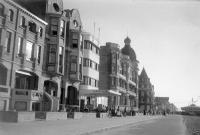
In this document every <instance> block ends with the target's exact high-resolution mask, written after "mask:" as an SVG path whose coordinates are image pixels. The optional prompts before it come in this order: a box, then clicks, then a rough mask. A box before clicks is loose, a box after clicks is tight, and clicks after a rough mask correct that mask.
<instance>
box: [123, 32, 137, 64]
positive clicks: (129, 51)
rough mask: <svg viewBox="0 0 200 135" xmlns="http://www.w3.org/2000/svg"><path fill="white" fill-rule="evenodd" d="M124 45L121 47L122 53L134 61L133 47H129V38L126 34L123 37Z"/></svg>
mask: <svg viewBox="0 0 200 135" xmlns="http://www.w3.org/2000/svg"><path fill="white" fill-rule="evenodd" d="M124 43H125V46H124V47H123V48H122V49H121V52H122V54H124V55H128V56H129V57H130V59H131V60H132V61H136V54H135V51H134V50H133V48H132V47H131V45H130V43H131V39H130V38H129V37H128V36H127V37H126V38H125V39H124Z"/></svg>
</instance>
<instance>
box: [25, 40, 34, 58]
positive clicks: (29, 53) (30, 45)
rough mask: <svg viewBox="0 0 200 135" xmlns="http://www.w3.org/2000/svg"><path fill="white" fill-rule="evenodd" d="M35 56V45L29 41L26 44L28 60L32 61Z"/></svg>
mask: <svg viewBox="0 0 200 135" xmlns="http://www.w3.org/2000/svg"><path fill="white" fill-rule="evenodd" d="M32 56H33V43H31V42H29V41H27V42H26V60H30V61H31V59H32Z"/></svg>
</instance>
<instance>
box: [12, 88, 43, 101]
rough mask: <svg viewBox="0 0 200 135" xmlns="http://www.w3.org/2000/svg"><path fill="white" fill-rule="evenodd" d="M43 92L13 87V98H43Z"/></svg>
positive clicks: (37, 99)
mask: <svg viewBox="0 0 200 135" xmlns="http://www.w3.org/2000/svg"><path fill="white" fill-rule="evenodd" d="M42 96H43V92H40V91H37V90H28V89H12V98H13V99H21V100H34V101H39V100H42Z"/></svg>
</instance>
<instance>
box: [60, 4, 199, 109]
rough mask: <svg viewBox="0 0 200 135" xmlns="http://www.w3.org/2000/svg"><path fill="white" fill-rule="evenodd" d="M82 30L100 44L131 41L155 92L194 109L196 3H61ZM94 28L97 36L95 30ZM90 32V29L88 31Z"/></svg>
mask: <svg viewBox="0 0 200 135" xmlns="http://www.w3.org/2000/svg"><path fill="white" fill-rule="evenodd" d="M63 1H64V8H65V9H73V8H75V9H78V10H79V12H80V16H81V20H82V24H83V29H84V30H85V31H88V32H91V33H92V34H94V35H95V36H96V37H97V38H99V39H100V42H101V45H105V43H106V42H114V43H118V44H119V45H120V47H121V48H122V47H123V46H124V39H125V38H126V36H127V35H128V36H129V37H130V38H131V46H132V48H133V49H134V50H135V52H136V55H137V59H138V60H139V62H140V63H139V69H140V72H141V70H142V68H143V67H144V68H145V70H146V72H147V74H148V76H149V78H150V80H151V82H152V84H153V85H154V87H155V89H154V91H155V96H163V97H169V98H170V102H171V103H174V104H175V105H176V106H177V107H179V108H180V107H183V106H187V105H189V104H191V103H192V98H193V99H194V100H195V101H197V102H196V104H197V105H199V106H200V0H123V1H122V0H109V1H108V0H63ZM99 28H100V34H99V30H98V29H99ZM94 29H95V30H94Z"/></svg>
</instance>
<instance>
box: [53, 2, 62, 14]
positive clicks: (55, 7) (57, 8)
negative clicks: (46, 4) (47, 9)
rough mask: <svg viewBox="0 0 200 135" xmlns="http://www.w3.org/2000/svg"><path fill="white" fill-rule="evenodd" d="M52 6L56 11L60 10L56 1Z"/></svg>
mask: <svg viewBox="0 0 200 135" xmlns="http://www.w3.org/2000/svg"><path fill="white" fill-rule="evenodd" d="M53 8H54V9H55V11H56V12H59V11H60V8H59V6H58V4H57V3H53Z"/></svg>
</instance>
